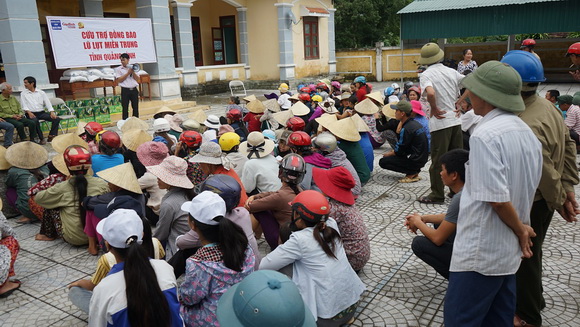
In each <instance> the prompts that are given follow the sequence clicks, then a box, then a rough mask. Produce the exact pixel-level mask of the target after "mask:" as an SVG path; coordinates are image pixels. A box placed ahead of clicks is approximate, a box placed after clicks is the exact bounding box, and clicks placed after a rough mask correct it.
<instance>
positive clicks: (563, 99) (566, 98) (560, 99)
mask: <svg viewBox="0 0 580 327" xmlns="http://www.w3.org/2000/svg"><path fill="white" fill-rule="evenodd" d="M557 100H558V104H562V103H567V104H572V102H573V101H574V97H573V96H571V95H569V94H564V95H560V96H559V97H558V98H557Z"/></svg>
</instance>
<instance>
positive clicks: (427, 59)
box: [417, 42, 445, 65]
mask: <svg viewBox="0 0 580 327" xmlns="http://www.w3.org/2000/svg"><path fill="white" fill-rule="evenodd" d="M444 56H445V54H444V53H443V50H441V48H440V47H439V46H438V45H437V43H433V42H430V43H427V44H425V45H424V46H423V47H422V48H421V57H420V58H419V60H418V61H417V63H419V64H420V65H431V64H434V63H436V62H439V61H441V59H443V57H444Z"/></svg>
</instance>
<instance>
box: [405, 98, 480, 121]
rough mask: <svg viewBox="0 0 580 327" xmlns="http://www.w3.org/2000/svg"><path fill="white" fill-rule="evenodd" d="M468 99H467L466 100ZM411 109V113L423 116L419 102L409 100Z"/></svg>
mask: <svg viewBox="0 0 580 327" xmlns="http://www.w3.org/2000/svg"><path fill="white" fill-rule="evenodd" d="M467 99H469V98H467ZM411 107H413V112H414V113H416V114H417V115H419V116H423V117H424V116H425V112H424V111H423V108H422V106H421V102H419V101H417V100H411Z"/></svg>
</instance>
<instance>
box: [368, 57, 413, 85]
mask: <svg viewBox="0 0 580 327" xmlns="http://www.w3.org/2000/svg"><path fill="white" fill-rule="evenodd" d="M403 51H404V54H405V56H403V70H404V71H410V72H405V73H403V77H406V78H413V77H415V78H416V77H417V73H416V70H417V64H416V63H415V62H414V61H417V60H419V57H420V56H421V53H420V52H421V49H405V50H403ZM382 68H383V81H389V80H396V79H399V78H401V49H392V50H383V65H382ZM373 71H376V68H375V67H373Z"/></svg>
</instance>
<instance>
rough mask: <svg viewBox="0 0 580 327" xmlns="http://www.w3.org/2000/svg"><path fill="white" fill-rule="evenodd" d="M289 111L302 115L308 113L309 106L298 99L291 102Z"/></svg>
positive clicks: (295, 114)
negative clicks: (293, 102)
mask: <svg viewBox="0 0 580 327" xmlns="http://www.w3.org/2000/svg"><path fill="white" fill-rule="evenodd" d="M290 111H292V113H293V114H294V116H304V115H308V114H309V113H310V108H308V107H307V106H306V105H305V104H304V103H302V102H301V101H298V102H296V103H295V104H293V105H292V107H290Z"/></svg>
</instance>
